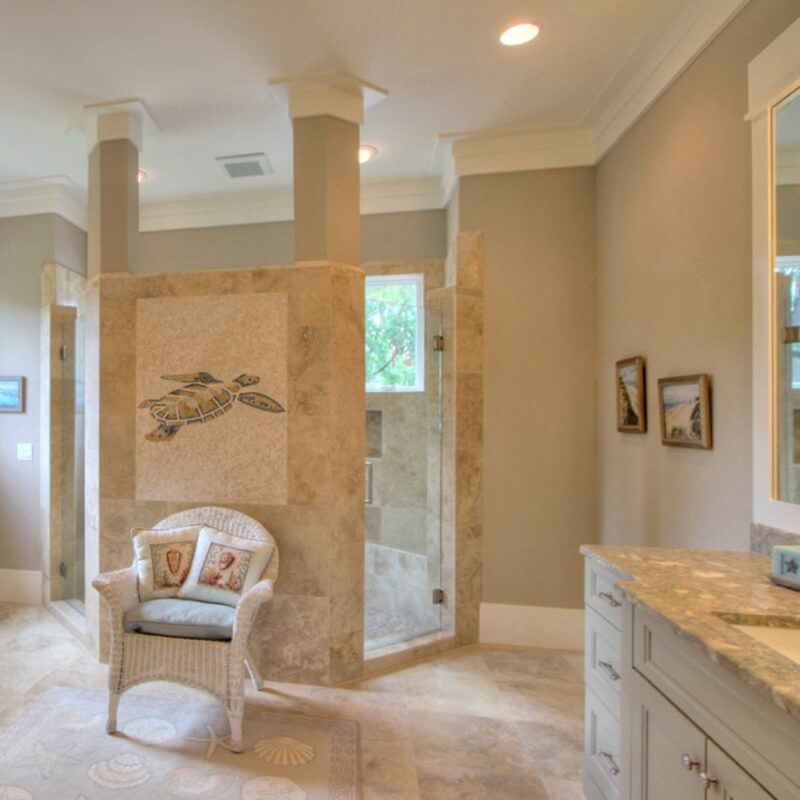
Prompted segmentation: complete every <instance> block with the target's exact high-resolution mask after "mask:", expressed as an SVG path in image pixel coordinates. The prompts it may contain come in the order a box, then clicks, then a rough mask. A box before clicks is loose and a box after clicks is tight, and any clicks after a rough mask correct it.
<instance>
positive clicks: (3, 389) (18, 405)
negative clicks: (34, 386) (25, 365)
mask: <svg viewBox="0 0 800 800" xmlns="http://www.w3.org/2000/svg"><path fill="white" fill-rule="evenodd" d="M24 412H25V378H23V377H22V376H20V375H15V376H12V377H8V376H5V377H4V376H0V414H23V413H24Z"/></svg>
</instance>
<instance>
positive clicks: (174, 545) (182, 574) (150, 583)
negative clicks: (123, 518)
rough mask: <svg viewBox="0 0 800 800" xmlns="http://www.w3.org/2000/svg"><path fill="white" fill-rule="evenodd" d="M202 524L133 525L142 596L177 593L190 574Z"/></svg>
mask: <svg viewBox="0 0 800 800" xmlns="http://www.w3.org/2000/svg"><path fill="white" fill-rule="evenodd" d="M201 527H202V526H201V525H189V526H187V527H184V528H169V529H167V530H161V531H153V530H146V529H142V528H134V529H133V548H134V551H135V553H136V571H137V573H138V575H139V600H140V601H141V602H142V603H144V602H146V601H147V600H157V599H159V598H162V597H177V596H178V590H179V589H180V588H181V586H182V585H183V582H184V581H185V580H186V578H187V577H188V575H189V572H190V570H191V567H192V559H193V558H194V551H195V547H196V546H197V536H198V534H199V533H200V528H201Z"/></svg>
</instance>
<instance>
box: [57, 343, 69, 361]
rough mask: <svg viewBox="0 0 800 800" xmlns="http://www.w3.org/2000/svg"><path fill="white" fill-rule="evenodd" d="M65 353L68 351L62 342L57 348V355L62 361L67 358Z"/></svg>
mask: <svg viewBox="0 0 800 800" xmlns="http://www.w3.org/2000/svg"><path fill="white" fill-rule="evenodd" d="M67 353H68V351H67V346H66V345H65V344H62V345H61V347H59V348H58V357H59V358H60V359H61V360H62V361H66V360H67Z"/></svg>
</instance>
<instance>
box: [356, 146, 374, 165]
mask: <svg viewBox="0 0 800 800" xmlns="http://www.w3.org/2000/svg"><path fill="white" fill-rule="evenodd" d="M376 155H378V148H377V147H373V146H372V145H371V144H362V145H361V147H359V148H358V163H359V164H366V163H367V161H372V159H373V158H375V156H376Z"/></svg>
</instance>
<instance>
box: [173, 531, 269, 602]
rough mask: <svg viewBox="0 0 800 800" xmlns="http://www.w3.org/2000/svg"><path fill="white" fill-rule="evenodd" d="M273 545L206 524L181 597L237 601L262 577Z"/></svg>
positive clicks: (199, 538)
mask: <svg viewBox="0 0 800 800" xmlns="http://www.w3.org/2000/svg"><path fill="white" fill-rule="evenodd" d="M273 549H274V548H273V547H272V545H271V544H268V543H267V542H261V541H253V540H252V539H240V538H239V537H238V536H231V535H230V534H228V533H223V532H222V531H218V530H216V529H215V528H209V527H203V528H202V529H201V531H200V535H199V536H198V537H197V548H196V549H195V552H194V560H193V561H192V569H191V571H190V572H189V577H188V578H187V579H186V582H185V583H184V584H183V586H182V587H181V588H180V590H179V591H178V597H181V598H183V599H184V600H201V601H203V602H206V603H224V604H225V605H229V606H235V605H237V604H238V603H239V599H240V598H241V596H242V595H243V594H244V593H245V592H246V591H247V590H248V589H249V588H250V587H251V586H253V585H254V584H255V583H257V582H258V581H259V580H260V579H261V576H262V574H263V573H264V570H265V569H266V568H267V564H269V560H270V558H272V551H273Z"/></svg>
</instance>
